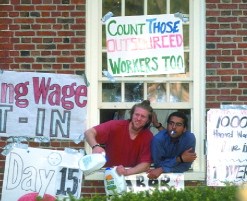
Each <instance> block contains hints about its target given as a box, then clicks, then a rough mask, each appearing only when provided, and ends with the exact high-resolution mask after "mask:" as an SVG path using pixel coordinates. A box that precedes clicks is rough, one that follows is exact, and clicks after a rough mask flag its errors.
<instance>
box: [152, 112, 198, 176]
mask: <svg viewBox="0 0 247 201" xmlns="http://www.w3.org/2000/svg"><path fill="white" fill-rule="evenodd" d="M153 123H154V122H153ZM154 125H155V123H154ZM187 127H188V119H187V117H186V115H185V114H184V113H182V112H173V113H171V114H170V115H169V117H168V119H167V129H164V128H163V127H162V124H160V123H158V126H157V123H156V128H157V129H158V130H159V132H158V133H157V134H156V135H155V136H154V138H153V140H152V145H151V152H152V157H153V162H154V167H155V169H150V170H149V171H148V178H149V179H156V178H158V177H159V176H160V175H161V174H162V173H169V172H174V173H182V172H185V171H187V170H189V168H190V167H191V164H192V162H193V161H194V160H195V159H196V157H197V156H196V153H195V145H196V139H195V136H194V134H193V133H191V132H189V131H187Z"/></svg>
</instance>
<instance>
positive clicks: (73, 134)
mask: <svg viewBox="0 0 247 201" xmlns="http://www.w3.org/2000/svg"><path fill="white" fill-rule="evenodd" d="M86 106H87V87H86V86H85V83H84V79H83V77H82V76H79V75H67V74H52V73H34V72H14V71H3V73H1V74H0V115H1V116H0V119H1V121H0V136H4V137H10V136H28V137H48V138H58V139H77V138H79V136H81V135H83V133H84V131H85V130H86Z"/></svg>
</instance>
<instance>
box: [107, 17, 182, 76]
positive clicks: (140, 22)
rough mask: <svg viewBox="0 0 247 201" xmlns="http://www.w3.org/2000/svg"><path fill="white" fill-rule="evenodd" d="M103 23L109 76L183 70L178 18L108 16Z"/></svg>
mask: <svg viewBox="0 0 247 201" xmlns="http://www.w3.org/2000/svg"><path fill="white" fill-rule="evenodd" d="M105 26H106V28H105V29H106V38H107V40H106V46H107V65H108V71H109V73H110V74H111V75H113V76H123V75H124V76H131V75H149V74H172V73H184V72H185V64H184V48H183V26H182V20H181V19H180V18H178V17H175V16H174V15H172V14H165V15H142V16H123V17H111V18H110V19H108V20H107V21H106V25H105Z"/></svg>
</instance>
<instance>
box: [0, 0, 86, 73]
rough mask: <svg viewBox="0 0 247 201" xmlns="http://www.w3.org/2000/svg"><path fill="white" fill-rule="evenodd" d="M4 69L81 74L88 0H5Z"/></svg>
mask: <svg viewBox="0 0 247 201" xmlns="http://www.w3.org/2000/svg"><path fill="white" fill-rule="evenodd" d="M0 7H1V9H0V20H1V23H0V30H1V32H0V44H1V48H0V67H1V69H10V70H23V71H28V70H32V71H45V72H57V73H76V74H81V73H82V71H83V70H84V68H85V12H86V11H85V0H1V1H0Z"/></svg>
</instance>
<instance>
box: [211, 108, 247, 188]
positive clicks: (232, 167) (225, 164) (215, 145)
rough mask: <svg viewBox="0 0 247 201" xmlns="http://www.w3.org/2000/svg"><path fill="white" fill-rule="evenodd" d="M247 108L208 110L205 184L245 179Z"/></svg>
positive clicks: (246, 166) (214, 184)
mask: <svg viewBox="0 0 247 201" xmlns="http://www.w3.org/2000/svg"><path fill="white" fill-rule="evenodd" d="M246 170H247V110H238V109H226V110H224V109H223V110H221V109H211V110H209V111H208V113H207V185H208V186H224V185H226V182H231V183H235V184H241V183H243V182H246V181H247V171H246Z"/></svg>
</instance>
